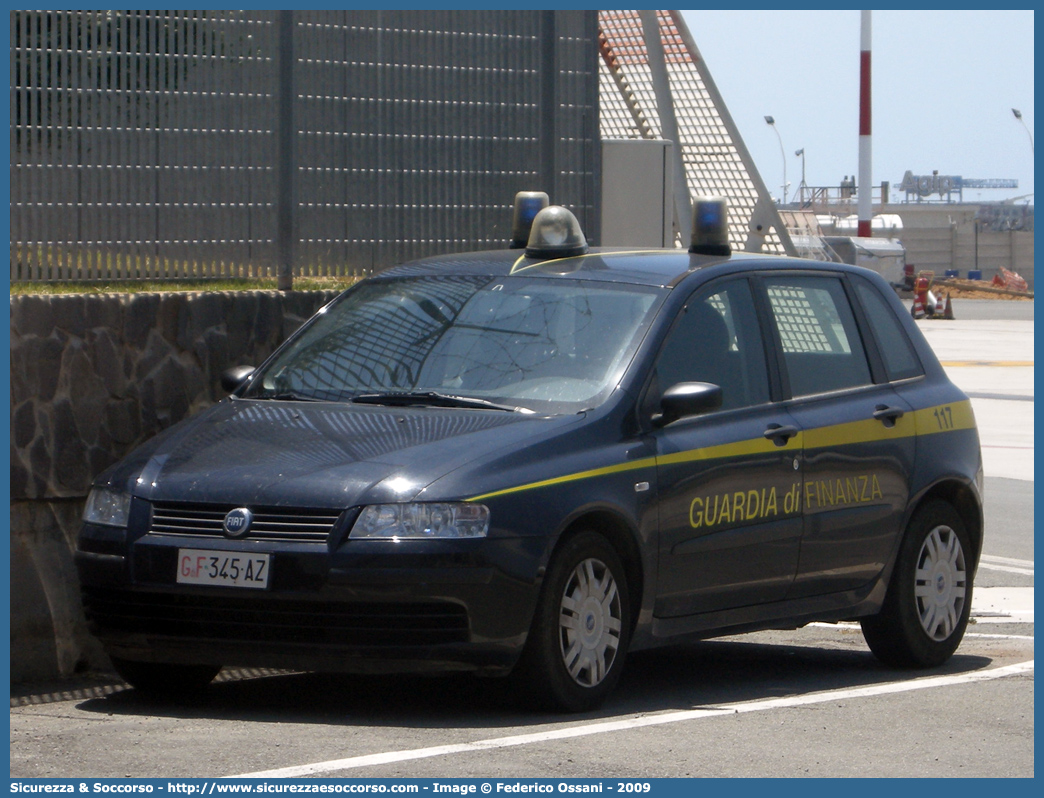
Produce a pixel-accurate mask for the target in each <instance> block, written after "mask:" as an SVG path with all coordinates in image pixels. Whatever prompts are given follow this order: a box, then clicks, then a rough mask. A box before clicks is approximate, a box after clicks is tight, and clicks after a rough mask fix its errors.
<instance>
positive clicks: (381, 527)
mask: <svg viewBox="0 0 1044 798" xmlns="http://www.w3.org/2000/svg"><path fill="white" fill-rule="evenodd" d="M488 531H489V508H488V507H486V506H485V505H483V504H470V503H468V502H459V503H448V502H447V503H444V502H431V503H422V502H415V503H411V504H372V505H370V506H369V507H366V508H364V509H363V511H362V513H360V514H359V517H358V519H356V521H355V526H353V527H352V531H351V534H350V535H349V536H348V537H350V538H380V539H385V540H391V539H395V538H398V539H403V538H410V539H414V540H418V539H419V540H426V539H430V538H484V537H485V536H486V533H487V532H488Z"/></svg>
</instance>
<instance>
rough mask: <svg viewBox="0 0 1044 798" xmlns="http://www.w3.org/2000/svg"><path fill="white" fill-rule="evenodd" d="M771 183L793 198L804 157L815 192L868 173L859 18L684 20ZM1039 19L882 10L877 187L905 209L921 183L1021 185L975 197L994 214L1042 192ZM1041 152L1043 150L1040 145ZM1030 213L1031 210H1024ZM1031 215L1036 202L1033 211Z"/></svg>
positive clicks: (761, 15) (970, 193)
mask: <svg viewBox="0 0 1044 798" xmlns="http://www.w3.org/2000/svg"><path fill="white" fill-rule="evenodd" d="M682 14H683V15H684V17H685V21H686V24H687V25H688V26H689V30H690V31H691V32H692V35H693V38H694V39H695V41H696V46H697V47H698V48H699V50H700V52H701V53H702V55H703V58H704V60H705V62H706V64H707V66H708V68H709V70H710V73H711V75H712V77H713V78H714V81H715V83H716V84H717V86H718V89H719V90H720V91H721V93H722V96H723V97H724V99H725V103H726V105H727V106H728V109H729V112H730V113H731V114H732V117H733V119H734V120H735V122H736V124H737V126H738V127H739V130H740V134H741V135H742V137H743V140H744V142H745V143H746V145H747V148H748V149H749V150H750V152H751V155H752V157H753V158H754V161H755V163H756V165H757V167H758V171H759V172H760V173H761V176H762V178H763V179H764V181H765V184H766V185H767V186H768V187H769V190H770V191H771V192H772V193H773V196H778V195H779V193H780V192H781V190H782V189H781V185H782V182H783V159H782V157H781V155H780V147H779V140H778V139H777V138H776V135H775V133H773V132H772V130H771V129H770V128H769V126H768V125H767V124H766V123H765V115H767V114H768V115H771V116H773V117H774V118H775V120H776V128H777V130H778V131H779V134H780V137H781V138H782V140H783V147H784V152H785V153H786V156H787V181H788V182H789V183H790V186H791V189H790V190H791V192H793V191H795V190H796V189H797V186H798V183H799V182H800V181H801V159H800V158H798V157H796V156H795V155H794V152H795V150H798V149H801V148H802V147H803V148H804V149H805V165H806V181H807V183H808V184H809V185H810V186H817V185H837V184H839V183H840V181H841V178H842V177H844V176H845V175H849V176H851V175H854V174H855V173H856V172H857V171H858V153H859V151H858V133H859V116H858V113H859V111H858V109H859V106H858V101H859V18H860V14H859V11H825V10H819V11H683V12H682ZM1033 24H1034V14H1033V12H1032V11H1026V10H1022V11H939V10H932V11H899V10H890V11H874V12H873V15H872V39H873V49H872V58H871V62H872V73H873V91H872V101H873V105H872V120H873V183H874V184H875V185H877V184H880V183H881V181H883V180H887V181H888V182H890V183H891V185H892V188H893V197H899V196H901V195H900V194H899V193H898V192H897V191H896V189H897V188H898V186H899V183H900V182H901V181H902V179H903V175H904V173H905V172H906V171H907V170H910V171H912V172H913V173H914V174H915V175H930V174H931V173H932V171H933V170H936V169H937V170H938V171H939V174H940V175H961V176H962V177H965V178H1016V179H1018V181H1019V187H1018V189H1014V190H1004V189H983V190H970V189H969V190H966V191H965V192H964V199H965V201H966V202H967V201H971V202H977V201H980V200H981V201H983V202H989V201H998V200H1002V199H1007V198H1009V197H1014V196H1018V195H1024V194H1031V193H1032V192H1033V151H1032V150H1031V148H1030V139H1029V136H1028V135H1027V133H1026V129H1025V128H1023V126H1022V124H1020V123H1019V122H1018V121H1017V120H1016V119H1015V117H1014V115H1013V114H1012V112H1011V109H1012V108H1018V109H1019V110H1020V111H1021V112H1022V115H1023V120H1024V122H1025V123H1026V125H1027V126H1028V128H1029V130H1030V132H1031V133H1033V120H1034V113H1033V111H1034V107H1033V101H1034V96H1033V95H1034V86H1033V66H1034V64H1033V44H1034V36H1033ZM1033 135H1034V139H1035V138H1036V135H1035V133H1034V134H1033ZM1022 201H1025V200H1020V202H1022ZM1029 201H1030V202H1033V199H1032V197H1031V198H1029Z"/></svg>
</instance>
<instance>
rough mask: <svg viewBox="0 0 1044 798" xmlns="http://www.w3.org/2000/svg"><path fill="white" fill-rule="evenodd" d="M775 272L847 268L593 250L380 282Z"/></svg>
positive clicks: (514, 256) (474, 262)
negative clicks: (454, 276)
mask: <svg viewBox="0 0 1044 798" xmlns="http://www.w3.org/2000/svg"><path fill="white" fill-rule="evenodd" d="M779 268H790V269H802V270H809V269H812V270H818V269H824V268H826V269H830V270H832V271H846V270H849V269H851V268H852V267H846V266H845V265H844V264H837V263H820V262H816V261H811V260H805V259H799V258H787V257H782V256H778V255H762V254H758V253H752V252H734V253H732V254H731V255H728V256H720V255H718V256H712V255H695V254H690V253H689V252H687V251H686V250H684V249H622V248H609V247H604V248H600V247H592V248H591V249H590V251H589V252H588V253H587V254H585V255H576V256H574V257H569V258H550V259H541V258H528V257H526V255H525V251H524V250H521V249H504V250H491V251H487V252H469V253H462V254H455V255H438V256H435V257H431V258H424V259H423V260H417V261H411V262H409V263H404V264H402V265H400V266H394V267H392V268H390V269H386V270H384V271H382V272H381V273H380V275H379V277H382V278H398V277H413V276H417V277H419V276H426V275H446V274H460V275H468V274H483V275H502V276H505V277H510V276H519V277H547V278H555V277H560V278H572V279H578V278H581V279H584V280H598V281H605V282H617V283H632V284H637V285H648V286H674V285H677V284H678V283H679V282H681V280H682V279H684V278H685V277H687V276H689V275H691V274H694V273H696V272H712V273H714V274H723V273H727V272H737V271H748V270H754V269H779ZM708 276H710V275H708Z"/></svg>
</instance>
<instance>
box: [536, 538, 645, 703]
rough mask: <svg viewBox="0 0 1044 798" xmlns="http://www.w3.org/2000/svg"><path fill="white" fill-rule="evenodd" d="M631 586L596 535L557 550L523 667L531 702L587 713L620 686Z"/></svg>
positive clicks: (611, 551)
mask: <svg viewBox="0 0 1044 798" xmlns="http://www.w3.org/2000/svg"><path fill="white" fill-rule="evenodd" d="M630 620H631V619H630V606H629V603H628V593H627V580H626V577H625V575H624V570H623V566H622V565H621V563H620V558H619V557H618V556H617V554H616V551H615V550H614V549H613V547H612V546H611V545H610V544H609V542H608V541H607V540H606V539H605V538H604V537H602V536H601V535H599V534H597V533H595V532H586V531H585V532H580V533H578V534H576V535H574V536H572V537H571V538H569V539H568V540H566V541H565V542H564V543H563V544H562V545H561V547H560V549H559V550H558V551H557V552H555V555H554V557H553V558H552V561H551V566H550V567H549V568H548V572H547V577H546V578H545V582H544V590H543V593H542V594H541V597H540V601H539V603H538V605H537V611H536V615H535V617H534V620H533V627H532V630H531V631H530V634H529V639H528V641H527V643H526V650H525V652H524V653H523V655H522V661H521V662H520V663H519V667H518V672H517V675H518V676H519V677H521V679H522V681H523V685H524V686H525V688H526V690H527V694H528V698H529V699H530V703H531V704H536V705H537V706H539V707H542V708H547V709H553V710H565V711H567V712H583V711H585V710H589V709H594V708H595V707H597V706H598V705H599V704H601V703H602V701H604V700H605V697H606V696H607V695H608V694H609V693H610V691H611V690H612V689H613V687H615V686H616V683H617V681H619V679H620V672H621V671H622V670H623V661H624V657H625V655H626V652H627V644H628V642H629V640H630Z"/></svg>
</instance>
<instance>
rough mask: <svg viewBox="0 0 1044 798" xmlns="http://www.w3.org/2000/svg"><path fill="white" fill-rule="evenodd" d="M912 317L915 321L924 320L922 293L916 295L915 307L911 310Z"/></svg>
mask: <svg viewBox="0 0 1044 798" xmlns="http://www.w3.org/2000/svg"><path fill="white" fill-rule="evenodd" d="M910 315H911V316H913V317H914V318H915V319H923V318H924V294H922V293H921V292H920V291H918V292H917V293H916V294H914V301H913V307H912V308H910Z"/></svg>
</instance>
